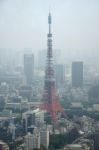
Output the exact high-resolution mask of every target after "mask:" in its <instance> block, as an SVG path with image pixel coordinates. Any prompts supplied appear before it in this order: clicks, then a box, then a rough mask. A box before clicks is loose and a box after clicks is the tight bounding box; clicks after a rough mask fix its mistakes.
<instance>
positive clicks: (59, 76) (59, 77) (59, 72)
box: [55, 64, 65, 87]
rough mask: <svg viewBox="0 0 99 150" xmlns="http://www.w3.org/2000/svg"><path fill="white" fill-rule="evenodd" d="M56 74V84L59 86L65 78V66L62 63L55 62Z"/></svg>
mask: <svg viewBox="0 0 99 150" xmlns="http://www.w3.org/2000/svg"><path fill="white" fill-rule="evenodd" d="M55 74H56V86H57V87H59V86H61V85H62V84H63V83H64V80H65V67H64V65H62V64H57V65H56V66H55Z"/></svg>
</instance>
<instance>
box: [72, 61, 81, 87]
mask: <svg viewBox="0 0 99 150" xmlns="http://www.w3.org/2000/svg"><path fill="white" fill-rule="evenodd" d="M72 86H73V87H82V86H83V62H81V61H75V62H72Z"/></svg>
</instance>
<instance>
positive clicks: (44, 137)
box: [40, 126, 49, 148]
mask: <svg viewBox="0 0 99 150" xmlns="http://www.w3.org/2000/svg"><path fill="white" fill-rule="evenodd" d="M40 141H41V145H44V146H45V147H46V148H48V146H49V130H48V128H47V126H44V127H43V128H41V129H40Z"/></svg>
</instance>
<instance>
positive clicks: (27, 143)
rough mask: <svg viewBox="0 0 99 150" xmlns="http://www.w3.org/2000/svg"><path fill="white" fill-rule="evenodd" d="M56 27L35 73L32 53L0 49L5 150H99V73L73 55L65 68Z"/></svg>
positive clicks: (0, 146)
mask: <svg viewBox="0 0 99 150" xmlns="http://www.w3.org/2000/svg"><path fill="white" fill-rule="evenodd" d="M2 3H3V2H2ZM0 7H1V5H0ZM21 9H22V8H21ZM29 10H30V9H29ZM0 11H1V10H0ZM30 12H31V11H30ZM0 16H2V15H0ZM25 17H26V16H25ZM27 23H28V22H27ZM51 23H52V18H51V13H49V16H48V25H49V32H48V35H47V50H42V51H40V52H39V54H38V56H36V57H38V58H39V59H38V61H37V59H36V60H35V64H36V63H37V62H38V63H37V64H36V65H35V67H34V55H35V54H34V53H32V48H28V49H27V48H25V49H24V50H23V51H21V50H19V51H16V53H14V51H13V49H11V50H9V49H6V54H5V53H4V49H0V50H1V54H2V55H0V150H99V70H98V69H97V67H96V66H94V65H92V64H90V62H88V63H86V62H85V61H84V60H83V59H82V58H83V57H80V58H79V59H78V60H81V61H75V60H77V59H74V57H72V56H71V53H70V51H69V52H68V56H66V57H67V58H68V60H66V59H64V63H63V61H62V60H61V58H60V56H61V51H60V50H58V49H55V50H54V49H53V48H52V44H53V43H52V32H51ZM60 23H61V22H60ZM62 25H63V24H62ZM60 31H61V30H60ZM59 36H60V35H59ZM29 40H30V39H29ZM65 41H66V39H65ZM38 43H39V42H38ZM32 44H35V43H34V42H33V43H32ZM41 44H42V43H41ZM77 44H78V43H77ZM31 47H32V46H31ZM44 49H45V48H44ZM26 51H28V52H30V53H26ZM46 51H47V55H46ZM77 51H78V52H79V49H78V50H77ZM10 52H11V53H12V56H11V57H10ZM71 52H72V51H71ZM53 55H54V56H53ZM74 55H75V52H74ZM7 56H9V57H7ZM69 57H70V58H69ZM4 58H5V59H6V60H5V61H4ZM88 58H89V56H88ZM92 58H93V57H92ZM53 60H54V61H53ZM71 61H72V66H71ZM93 62H94V60H93ZM83 64H84V66H83ZM44 68H45V69H44ZM71 83H72V84H71Z"/></svg>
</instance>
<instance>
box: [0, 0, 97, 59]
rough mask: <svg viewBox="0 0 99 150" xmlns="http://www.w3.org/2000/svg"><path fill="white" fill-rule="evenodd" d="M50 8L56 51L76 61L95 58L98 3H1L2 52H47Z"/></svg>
mask: <svg viewBox="0 0 99 150" xmlns="http://www.w3.org/2000/svg"><path fill="white" fill-rule="evenodd" d="M49 7H51V8H50V9H51V13H52V16H53V24H52V31H53V41H54V42H53V43H54V44H53V48H54V49H61V51H62V53H63V54H66V55H68V54H71V56H72V55H73V57H74V58H76V59H79V58H80V59H83V57H86V55H87V56H88V54H90V55H91V56H90V57H92V58H95V57H96V56H97V55H98V49H99V43H98V38H99V30H98V26H99V21H98V16H99V9H98V8H99V2H98V1H97V0H87V1H86V0H84V1H82V2H81V1H79V0H75V1H74V0H70V1H69V0H63V1H59V0H58V1H56V0H54V1H52V0H51V1H48V0H46V1H45V0H41V1H38V0H37V1H36V2H35V1H32V0H29V1H26V0H24V1H23V0H22V1H19V0H17V1H16V0H15V1H14V2H13V1H12V0H9V1H8V0H4V1H2V0H1V1H0V33H1V34H0V48H12V49H18V50H23V49H24V48H32V49H33V52H34V53H36V52H38V50H40V49H46V47H47V44H46V33H47V24H46V18H47V14H48V11H49ZM38 43H39V44H38Z"/></svg>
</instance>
